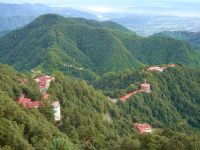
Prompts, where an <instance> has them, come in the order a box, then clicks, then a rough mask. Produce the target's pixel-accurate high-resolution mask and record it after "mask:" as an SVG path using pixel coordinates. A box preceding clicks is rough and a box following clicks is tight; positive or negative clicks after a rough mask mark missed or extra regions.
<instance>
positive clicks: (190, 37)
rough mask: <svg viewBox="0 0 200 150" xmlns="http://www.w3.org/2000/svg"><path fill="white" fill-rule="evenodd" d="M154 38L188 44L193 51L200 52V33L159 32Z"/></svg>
mask: <svg viewBox="0 0 200 150" xmlns="http://www.w3.org/2000/svg"><path fill="white" fill-rule="evenodd" d="M155 36H164V37H170V38H174V39H178V40H182V41H187V42H189V43H190V44H191V45H192V46H193V47H194V48H195V49H197V50H200V32H189V31H174V32H169V31H165V32H161V33H157V34H155Z"/></svg>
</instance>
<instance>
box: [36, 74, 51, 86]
mask: <svg viewBox="0 0 200 150" xmlns="http://www.w3.org/2000/svg"><path fill="white" fill-rule="evenodd" d="M53 79H54V78H53V77H50V76H41V77H39V78H37V80H38V83H39V86H41V87H42V86H46V85H47V82H48V81H49V80H53Z"/></svg>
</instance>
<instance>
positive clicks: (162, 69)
mask: <svg viewBox="0 0 200 150" xmlns="http://www.w3.org/2000/svg"><path fill="white" fill-rule="evenodd" d="M165 69H167V67H158V66H154V67H149V68H148V69H147V71H159V72H163V71H164V70H165Z"/></svg>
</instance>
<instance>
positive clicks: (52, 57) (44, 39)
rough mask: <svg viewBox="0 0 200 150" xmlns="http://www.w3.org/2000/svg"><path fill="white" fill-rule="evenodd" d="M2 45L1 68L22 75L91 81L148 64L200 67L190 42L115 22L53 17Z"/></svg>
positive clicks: (10, 36) (199, 56)
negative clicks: (39, 72)
mask: <svg viewBox="0 0 200 150" xmlns="http://www.w3.org/2000/svg"><path fill="white" fill-rule="evenodd" d="M0 45H1V47H0V62H1V63H7V64H10V65H12V66H14V67H15V68H16V69H18V70H31V69H33V68H35V67H38V68H39V69H40V70H42V71H44V72H48V73H51V72H52V71H54V70H60V71H63V72H67V73H69V74H73V75H75V76H77V77H82V78H84V79H88V80H91V79H94V78H96V77H97V76H98V75H101V74H103V73H106V72H109V71H117V72H118V71H125V70H128V69H137V68H140V67H141V66H143V65H144V64H167V63H181V64H184V65H187V66H194V67H196V66H200V54H199V53H198V52H196V51H195V50H194V49H193V48H192V47H191V46H190V45H189V44H187V43H185V42H182V41H179V40H175V39H170V38H165V37H148V38H142V37H139V36H137V35H136V34H135V33H133V32H132V31H130V30H128V29H126V28H124V27H122V26H120V25H118V24H115V23H113V22H98V21H95V20H86V19H81V18H64V17H61V16H59V15H53V14H49V15H43V16H40V17H39V18H37V19H36V20H34V21H33V22H31V23H30V24H28V25H27V26H25V27H23V28H20V29H18V30H15V31H12V32H10V33H9V34H7V35H6V36H4V37H2V38H0ZM166 56H167V57H166Z"/></svg>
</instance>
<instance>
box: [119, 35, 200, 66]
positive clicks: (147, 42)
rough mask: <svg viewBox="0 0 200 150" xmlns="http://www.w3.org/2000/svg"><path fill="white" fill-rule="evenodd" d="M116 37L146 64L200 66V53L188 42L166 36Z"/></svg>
mask: <svg viewBox="0 0 200 150" xmlns="http://www.w3.org/2000/svg"><path fill="white" fill-rule="evenodd" d="M122 35H123V36H122ZM116 36H117V37H118V38H120V40H121V41H122V43H123V44H124V46H125V47H126V48H127V49H128V50H129V51H130V52H131V53H132V54H134V55H135V57H136V58H137V59H138V60H139V61H140V62H142V63H144V64H149V65H155V64H169V63H180V64H184V65H186V66H193V67H194V66H196V67H197V66H199V65H200V62H199V58H200V53H199V52H197V51H196V50H194V49H193V48H192V46H191V45H190V44H188V43H187V42H184V41H180V40H178V39H173V38H169V37H164V36H163V37H162V36H149V37H147V38H141V37H138V36H136V35H135V34H131V33H121V32H120V33H117V34H116Z"/></svg>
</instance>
